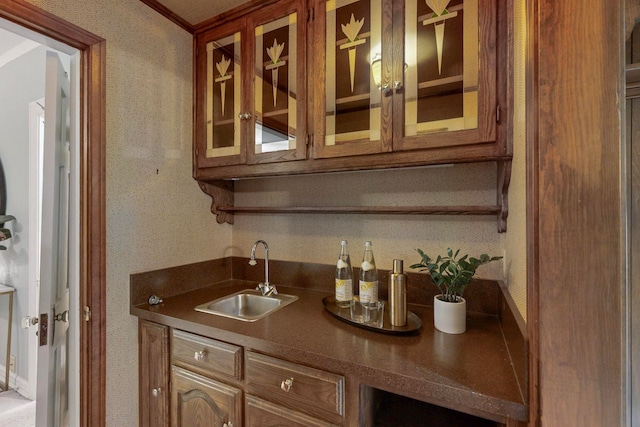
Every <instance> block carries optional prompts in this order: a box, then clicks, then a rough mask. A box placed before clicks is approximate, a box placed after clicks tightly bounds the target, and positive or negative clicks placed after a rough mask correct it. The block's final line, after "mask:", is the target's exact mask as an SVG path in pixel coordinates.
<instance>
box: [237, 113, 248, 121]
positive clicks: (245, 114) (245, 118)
mask: <svg viewBox="0 0 640 427" xmlns="http://www.w3.org/2000/svg"><path fill="white" fill-rule="evenodd" d="M238 117H240V120H249V119H250V118H251V113H240V114H238Z"/></svg>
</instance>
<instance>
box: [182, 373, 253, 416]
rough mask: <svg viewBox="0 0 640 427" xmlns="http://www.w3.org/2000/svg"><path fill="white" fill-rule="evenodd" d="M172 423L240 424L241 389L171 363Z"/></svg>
mask: <svg viewBox="0 0 640 427" xmlns="http://www.w3.org/2000/svg"><path fill="white" fill-rule="evenodd" d="M171 414H172V416H171V419H172V422H171V425H172V427H242V390H240V389H238V388H235V387H231V386H229V385H226V384H223V383H221V382H218V381H215V380H212V379H210V378H206V377H203V376H202V375H198V374H195V373H193V372H191V371H188V370H186V369H183V368H180V367H178V366H172V367H171Z"/></svg>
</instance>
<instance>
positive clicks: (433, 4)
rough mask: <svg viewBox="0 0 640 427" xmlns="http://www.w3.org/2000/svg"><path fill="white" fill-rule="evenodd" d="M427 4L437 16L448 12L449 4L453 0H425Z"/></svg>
mask: <svg viewBox="0 0 640 427" xmlns="http://www.w3.org/2000/svg"><path fill="white" fill-rule="evenodd" d="M424 1H425V3H426V4H427V6H429V7H430V8H431V10H433V13H434V15H435V16H440V15H442V14H443V13H447V6H449V2H450V1H451V0H424Z"/></svg>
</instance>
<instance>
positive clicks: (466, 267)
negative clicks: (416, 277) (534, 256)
mask: <svg viewBox="0 0 640 427" xmlns="http://www.w3.org/2000/svg"><path fill="white" fill-rule="evenodd" d="M416 251H417V252H418V253H419V254H420V256H421V257H422V260H421V261H420V262H419V263H418V264H413V265H412V266H411V268H414V269H418V270H419V271H425V270H427V271H429V274H430V275H431V281H432V282H433V283H434V284H435V285H436V286H437V287H438V289H440V294H439V295H436V296H435V297H434V298H433V316H434V325H435V327H436V329H438V330H440V331H442V332H446V333H449V334H461V333H463V332H464V331H465V330H466V329H467V301H466V300H465V299H464V298H463V297H462V294H463V293H464V290H465V289H466V287H467V286H468V285H469V283H470V282H471V279H472V278H473V276H474V275H475V274H476V270H477V268H478V267H480V266H481V265H483V264H487V263H489V262H491V261H497V260H499V259H502V257H501V256H494V257H490V256H489V255H487V254H482V255H480V258H473V257H469V255H464V256H462V257H460V258H458V254H459V253H460V249H458V250H457V251H456V252H455V253H454V252H453V250H452V249H451V248H447V255H446V256H442V255H438V257H437V258H436V259H435V260H433V259H432V258H431V257H430V256H429V255H427V254H426V253H424V252H423V251H422V250H421V249H416Z"/></svg>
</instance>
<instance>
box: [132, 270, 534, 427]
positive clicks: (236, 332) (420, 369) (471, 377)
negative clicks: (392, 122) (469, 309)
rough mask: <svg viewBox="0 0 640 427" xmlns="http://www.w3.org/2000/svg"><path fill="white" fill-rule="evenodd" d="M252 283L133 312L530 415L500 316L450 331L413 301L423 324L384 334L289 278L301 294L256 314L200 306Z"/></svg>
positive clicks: (496, 415)
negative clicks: (250, 318)
mask: <svg viewBox="0 0 640 427" xmlns="http://www.w3.org/2000/svg"><path fill="white" fill-rule="evenodd" d="M254 287H255V282H251V281H245V280H237V279H231V280H225V281H223V282H220V283H218V284H216V285H213V286H208V287H203V288H200V289H196V290H191V291H188V292H185V293H182V294H179V295H175V296H171V297H165V298H164V301H163V302H162V303H161V304H159V305H157V306H150V305H149V304H147V303H144V304H138V305H135V306H132V307H131V314H133V315H135V316H138V317H139V318H141V319H146V320H150V321H154V322H158V323H162V324H165V325H167V326H170V327H173V328H177V329H181V330H185V331H189V332H192V333H196V334H200V335H204V336H207V337H211V338H215V339H218V340H221V341H226V342H229V343H232V344H237V345H241V346H243V347H245V348H247V349H252V350H256V351H259V352H263V353H267V354H270V355H273V356H276V357H280V358H283V359H287V360H290V361H294V362H297V363H302V364H306V365H309V366H313V367H317V368H320V369H324V370H327V371H331V372H335V373H338V374H343V375H345V376H347V378H352V379H356V380H357V382H358V383H360V384H365V385H369V386H371V387H375V388H379V389H382V390H386V391H389V392H392V393H397V394H400V395H404V396H407V397H411V398H415V399H419V400H422V401H425V402H429V403H433V404H436V405H439V406H443V407H447V408H451V409H455V410H458V411H462V412H467V413H470V414H474V415H478V416H482V417H485V418H489V419H493V420H495V421H499V422H503V423H504V422H506V419H507V418H511V419H515V420H521V421H526V420H527V418H528V416H527V406H526V404H525V403H524V399H523V396H522V394H521V392H520V388H519V385H518V381H517V376H516V374H515V372H514V368H513V365H512V363H511V359H510V356H509V352H508V349H507V347H506V345H505V340H504V338H503V332H502V328H501V326H500V323H499V321H498V318H497V317H496V316H492V315H486V314H478V313H469V314H468V319H467V331H466V332H465V333H464V334H461V335H449V334H445V333H442V332H440V331H437V330H436V329H435V328H434V327H433V308H432V307H429V306H423V305H414V304H409V306H408V309H409V310H410V311H412V312H413V313H415V314H416V315H418V317H420V319H421V320H422V328H421V329H420V330H419V331H418V332H417V333H416V334H413V335H401V336H397V335H386V334H380V333H377V332H373V331H369V330H365V329H362V328H358V327H355V326H353V325H351V324H348V323H346V322H343V321H341V320H338V319H336V318H335V317H333V316H332V315H331V314H329V313H328V312H327V311H326V310H325V309H324V308H323V303H322V299H323V298H324V297H325V296H328V295H330V294H329V293H327V292H323V291H318V290H311V289H301V288H293V287H284V286H278V291H279V292H280V293H285V294H291V295H297V296H298V297H299V299H298V301H296V302H294V303H293V304H290V305H288V306H286V307H284V308H282V309H280V310H277V311H276V312H274V313H271V314H270V315H268V316H266V317H265V318H263V319H260V320H258V321H256V322H243V321H240V320H235V319H229V318H224V317H220V316H216V315H211V314H206V313H201V312H197V311H195V310H194V307H195V306H197V305H199V304H203V303H206V302H208V301H211V300H213V299H216V298H219V297H222V296H225V295H228V294H230V293H233V292H237V291H239V290H242V289H253V288H254ZM352 390H357V388H353V389H352Z"/></svg>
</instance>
